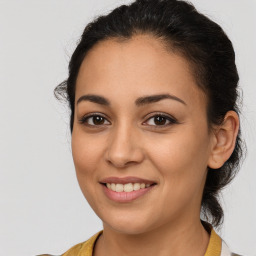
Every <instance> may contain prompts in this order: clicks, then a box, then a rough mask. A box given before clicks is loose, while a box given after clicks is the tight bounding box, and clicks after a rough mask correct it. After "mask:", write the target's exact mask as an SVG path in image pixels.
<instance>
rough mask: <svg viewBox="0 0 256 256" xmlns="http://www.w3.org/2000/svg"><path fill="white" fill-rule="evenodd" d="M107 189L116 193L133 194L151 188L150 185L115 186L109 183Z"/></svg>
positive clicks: (128, 184) (130, 184) (129, 184)
mask: <svg viewBox="0 0 256 256" xmlns="http://www.w3.org/2000/svg"><path fill="white" fill-rule="evenodd" d="M107 187H108V188H109V189H110V190H112V191H115V192H132V191H136V190H139V189H143V188H148V187H150V184H145V183H134V184H133V183H127V184H115V183H107Z"/></svg>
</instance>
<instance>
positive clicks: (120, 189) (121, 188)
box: [111, 184, 124, 192]
mask: <svg viewBox="0 0 256 256" xmlns="http://www.w3.org/2000/svg"><path fill="white" fill-rule="evenodd" d="M111 185H112V184H111ZM123 191H124V185H123V184H116V192H123Z"/></svg>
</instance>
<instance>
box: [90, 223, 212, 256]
mask: <svg viewBox="0 0 256 256" xmlns="http://www.w3.org/2000/svg"><path fill="white" fill-rule="evenodd" d="M208 243H209V234H208V233H207V232H206V230H205V229H204V227H203V225H202V224H201V221H200V220H198V221H197V222H191V223H190V224H188V223H186V225H181V224H180V223H175V224H170V225H165V226H164V227H160V228H157V229H154V230H151V231H149V232H146V233H142V234H135V235H134V234H132V235H131V234H124V233H120V232H117V231H115V230H113V229H112V228H111V227H109V226H106V225H104V231H103V234H102V235H101V236H100V237H99V239H98V241H97V243H96V246H95V250H94V256H107V255H112V256H117V255H118V256H119V255H126V256H139V255H142V252H143V255H147V256H155V255H158V256H170V255H175V256H184V255H188V252H189V255H190V256H203V255H204V253H205V251H206V249H207V245H208Z"/></svg>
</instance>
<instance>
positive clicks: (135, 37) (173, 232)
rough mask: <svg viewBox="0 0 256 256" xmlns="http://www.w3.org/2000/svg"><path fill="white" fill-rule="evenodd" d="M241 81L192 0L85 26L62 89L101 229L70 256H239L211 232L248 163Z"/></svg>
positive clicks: (145, 5) (158, 2) (141, 7)
mask: <svg viewBox="0 0 256 256" xmlns="http://www.w3.org/2000/svg"><path fill="white" fill-rule="evenodd" d="M238 79H239V78H238V74H237V69H236V65H235V54H234V50H233V47H232V44H231V42H230V40H229V39H228V37H227V36H226V34H225V33H224V32H223V30H222V29H221V28H220V26H219V25H217V24H216V23H214V22H213V21H211V20H209V19H208V18H206V17H205V16H204V15H202V14H200V13H198V12H197V11H196V9H195V8H194V7H193V6H192V5H191V4H189V3H186V2H184V1H177V0H137V1H135V2H133V3H132V4H130V5H123V6H120V7H119V8H116V9H115V10H113V11H112V12H111V13H110V14H108V15H106V16H101V17H99V18H98V19H96V20H95V21H93V22H92V23H90V24H89V25H88V26H87V27H86V28H85V30H84V33H83V35H82V37H81V40H80V42H79V44H78V46H77V48H76V50H75V52H74V53H73V55H72V58H71V61H70V64H69V77H68V79H67V80H66V81H65V82H63V83H62V84H60V85H59V86H58V87H57V88H56V90H55V93H56V95H57V97H58V98H59V97H61V96H64V97H66V98H67V100H68V102H69V106H70V109H71V117H70V128H71V133H72V153H73V159H74V164H75V168H76V174H77V178H78V182H79V185H80V188H81V190H82V192H83V194H84V196H85V198H86V199H87V201H88V202H89V204H90V205H91V207H92V208H93V210H94V211H95V213H96V214H97V215H98V216H99V217H100V219H101V220H102V222H103V231H100V232H99V233H97V234H95V235H94V236H93V237H92V238H91V239H89V240H88V241H86V242H84V243H81V244H78V245H75V246H74V247H72V248H71V249H70V250H68V251H67V252H66V253H64V254H63V256H74V255H94V256H103V255H112V256H115V255H148V256H150V255H159V256H165V255H190V256H199V255H206V256H215V255H216V256H217V255H218V256H219V255H222V256H223V255H232V254H231V252H230V251H229V249H228V247H227V246H226V244H225V243H224V241H222V240H221V238H220V237H219V236H218V235H217V234H216V233H215V231H214V229H213V227H218V226H219V225H220V224H221V222H222V219H223V211H222V208H221V205H220V203H219V201H218V193H219V191H220V190H221V189H222V188H223V187H225V186H226V185H227V184H228V183H229V182H230V181H231V180H232V178H233V177H234V175H235V173H236V170H237V166H238V163H239V160H240V158H241V139H240V129H239V115H238V114H239V110H238V107H237V104H236V102H237V97H238V95H237V84H238ZM200 215H201V217H202V219H203V220H201V219H200ZM233 255H234V254H233Z"/></svg>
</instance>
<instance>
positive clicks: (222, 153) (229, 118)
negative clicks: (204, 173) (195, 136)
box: [208, 111, 239, 169]
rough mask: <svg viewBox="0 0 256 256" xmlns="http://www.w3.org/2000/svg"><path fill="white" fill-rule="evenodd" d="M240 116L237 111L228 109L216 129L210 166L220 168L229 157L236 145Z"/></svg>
mask: <svg viewBox="0 0 256 256" xmlns="http://www.w3.org/2000/svg"><path fill="white" fill-rule="evenodd" d="M238 130H239V117H238V115H237V113H236V112H235V111H228V112H227V113H226V115H225V118H224V121H223V122H222V124H221V125H219V126H218V127H216V129H215V131H214V134H213V136H214V138H213V145H212V149H211V154H210V157H209V161H208V167H210V168H212V169H218V168H220V167H221V166H223V164H224V163H225V162H226V161H227V160H228V159H229V157H230V156H231V154H232V153H233V151H234V148H235V145H236V138H237V134H238Z"/></svg>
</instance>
